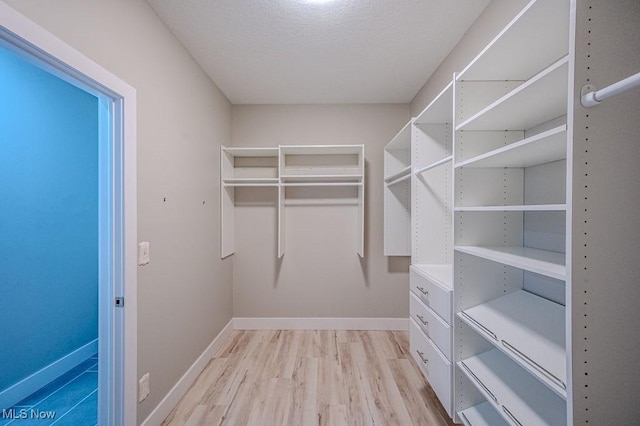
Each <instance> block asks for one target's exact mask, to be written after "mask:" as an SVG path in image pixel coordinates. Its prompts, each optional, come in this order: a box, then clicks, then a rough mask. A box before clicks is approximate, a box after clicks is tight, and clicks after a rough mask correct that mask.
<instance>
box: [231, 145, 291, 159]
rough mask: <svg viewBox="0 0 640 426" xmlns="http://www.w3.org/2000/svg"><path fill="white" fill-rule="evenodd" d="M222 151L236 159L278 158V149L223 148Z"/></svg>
mask: <svg viewBox="0 0 640 426" xmlns="http://www.w3.org/2000/svg"><path fill="white" fill-rule="evenodd" d="M222 150H223V151H224V152H225V153H227V154H230V155H233V156H234V157H277V156H278V148H254V147H237V148H234V147H223V148H222Z"/></svg>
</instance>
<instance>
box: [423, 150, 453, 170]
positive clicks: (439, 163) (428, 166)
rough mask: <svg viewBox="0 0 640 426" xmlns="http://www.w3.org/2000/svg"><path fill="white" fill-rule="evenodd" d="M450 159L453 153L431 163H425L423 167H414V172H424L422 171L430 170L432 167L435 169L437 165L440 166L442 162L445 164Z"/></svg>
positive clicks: (451, 159)
mask: <svg viewBox="0 0 640 426" xmlns="http://www.w3.org/2000/svg"><path fill="white" fill-rule="evenodd" d="M450 161H453V155H450V156H448V157H446V158H443V159H442V160H438V161H435V162H433V163H431V164H428V165H426V166H424V167H420V168H418V169H416V171H415V172H414V173H415V174H420V173H424V172H426V171H428V170H432V169H435V168H437V167H440V166H442V165H443V164H447V163H449V162H450Z"/></svg>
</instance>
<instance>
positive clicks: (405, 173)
mask: <svg viewBox="0 0 640 426" xmlns="http://www.w3.org/2000/svg"><path fill="white" fill-rule="evenodd" d="M407 177H411V166H407V167H405V168H404V169H402V170H400V171H399V172H397V173H394V174H392V175H390V176H387V177H385V178H384V181H385V183H387V184H388V185H393V184H394V183H398V182H400V181H401V180H402V179H405V178H407Z"/></svg>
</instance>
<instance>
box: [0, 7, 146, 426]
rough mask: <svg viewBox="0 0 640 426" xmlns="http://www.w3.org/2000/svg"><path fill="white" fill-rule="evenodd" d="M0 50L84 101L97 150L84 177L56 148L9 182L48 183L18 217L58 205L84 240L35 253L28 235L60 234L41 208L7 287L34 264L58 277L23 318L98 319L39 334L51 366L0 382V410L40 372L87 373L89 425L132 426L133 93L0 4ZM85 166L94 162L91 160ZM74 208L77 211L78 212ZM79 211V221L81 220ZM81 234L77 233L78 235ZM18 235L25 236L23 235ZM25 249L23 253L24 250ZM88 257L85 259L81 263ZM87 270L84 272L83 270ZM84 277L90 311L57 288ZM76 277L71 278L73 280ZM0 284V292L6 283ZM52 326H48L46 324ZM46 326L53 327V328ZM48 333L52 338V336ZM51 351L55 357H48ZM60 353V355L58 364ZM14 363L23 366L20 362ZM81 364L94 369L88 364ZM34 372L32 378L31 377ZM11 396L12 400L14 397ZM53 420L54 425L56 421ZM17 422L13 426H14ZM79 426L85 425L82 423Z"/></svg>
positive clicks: (75, 295)
mask: <svg viewBox="0 0 640 426" xmlns="http://www.w3.org/2000/svg"><path fill="white" fill-rule="evenodd" d="M0 49H3V50H4V53H7V52H8V53H9V54H12V55H14V56H15V57H16V58H18V59H19V60H21V61H23V62H25V63H26V64H27V65H29V66H31V67H33V68H34V69H37V72H40V73H46V74H49V78H57V79H59V80H60V83H61V84H62V83H63V85H67V86H68V88H70V90H71V91H76V93H80V95H81V96H80V97H83V96H84V98H85V100H89V103H91V104H92V108H93V112H92V113H91V114H93V115H92V117H93V118H92V120H93V126H94V130H95V128H97V136H96V137H95V140H94V142H95V143H94V144H93V145H92V149H93V151H91V150H89V151H87V152H85V153H84V154H86V155H85V156H84V157H82V156H81V157H82V158H80V159H78V158H76V159H75V160H79V162H76V163H74V164H78V163H79V164H81V165H82V167H80V169H83V168H84V172H83V173H84V174H83V173H79V174H78V173H76V174H74V172H72V170H71V169H69V168H67V167H66V166H64V164H65V163H64V162H65V161H68V160H71V157H73V156H74V155H76V154H78V151H76V150H75V149H70V150H67V151H65V150H61V151H62V152H55V150H54V151H50V152H47V153H44V154H43V153H42V152H40V151H39V152H38V153H31V154H34V155H35V156H36V157H37V156H38V154H41V155H40V158H41V161H42V162H41V163H38V164H37V166H38V167H32V170H35V171H33V172H32V170H22V172H23V175H22V179H21V180H20V179H19V180H17V182H20V183H25V182H24V181H30V180H32V181H33V182H31V183H34V182H35V183H37V182H38V181H39V182H40V183H45V184H46V183H53V184H54V185H53V186H52V187H48V188H47V187H46V185H45V186H44V187H41V189H42V188H44V189H43V191H42V192H41V193H40V195H39V196H35V197H33V198H32V200H31V201H30V207H31V208H24V209H22V210H21V212H22V213H21V214H22V215H24V216H25V218H26V219H28V218H29V217H27V216H28V215H31V214H35V213H34V212H36V211H37V209H38V208H39V207H42V206H43V205H45V204H49V206H50V205H51V204H52V203H53V204H54V205H57V206H58V207H57V209H58V210H59V212H60V213H61V214H60V216H61V217H64V216H73V218H74V220H71V221H69V222H71V224H69V223H67V225H65V226H66V228H65V226H62V228H64V229H62V232H60V234H65V235H70V234H74V233H76V234H83V233H89V234H91V238H85V239H78V240H73V239H71V240H66V242H63V243H61V244H59V245H58V247H59V248H61V249H60V250H56V245H55V244H53V245H51V246H48V247H47V248H46V249H45V248H44V247H40V246H39V243H40V242H41V241H39V240H38V239H37V238H36V237H38V236H42V235H48V234H49V233H50V232H49V231H52V230H54V231H59V230H60V229H57V228H58V227H56V226H53V225H52V224H50V223H47V219H46V218H47V217H48V216H47V213H49V214H51V213H52V212H51V210H50V209H49V210H48V211H46V212H45V215H44V216H42V217H45V219H44V220H43V219H42V217H40V219H38V220H35V221H34V222H33V223H32V225H33V224H39V225H37V226H41V229H39V230H38V229H36V230H35V231H34V232H33V234H34V235H35V236H34V238H35V239H34V240H33V241H35V244H32V245H31V246H36V249H37V250H34V251H33V253H34V256H33V257H32V258H30V259H27V260H26V261H25V262H24V264H23V265H22V268H18V273H17V275H18V279H16V278H15V277H14V278H13V280H12V281H13V284H14V285H17V284H19V283H23V282H24V281H25V280H24V279H23V280H21V279H20V278H21V277H22V278H23V277H24V275H20V273H21V272H20V271H25V270H28V269H36V266H38V267H39V266H44V267H43V268H42V269H43V270H44V271H45V272H44V273H42V275H43V276H44V277H45V278H49V281H50V282H51V281H54V280H53V279H52V277H55V278H60V277H62V278H61V279H60V280H59V281H57V282H56V283H57V290H59V291H58V292H55V291H53V292H51V293H49V297H48V300H45V301H39V302H38V303H39V304H40V305H38V304H37V303H35V302H34V303H32V304H29V303H26V304H25V305H24V306H23V307H22V308H21V309H23V310H24V309H27V310H28V309H31V311H29V312H28V313H29V316H30V317H33V316H34V315H36V314H37V312H38V311H41V310H48V311H49V313H52V314H53V317H52V318H54V319H55V320H58V319H60V317H64V316H72V317H74V318H86V319H87V321H89V320H90V318H91V317H92V316H93V317H95V318H96V319H97V323H95V324H93V325H92V326H91V327H88V329H91V332H90V333H89V332H87V331H86V330H84V331H82V332H80V333H79V334H81V335H82V338H79V337H78V336H74V337H67V338H60V339H59V341H58V344H57V345H56V344H51V342H45V337H46V336H44V335H43V336H41V337H40V338H41V339H42V340H40V342H41V343H42V346H46V347H47V348H49V349H50V350H49V354H48V355H49V358H47V360H46V361H45V362H44V363H45V367H49V366H50V365H52V364H53V365H55V366H56V368H54V369H50V368H49V369H47V368H42V367H41V368H40V369H38V367H35V368H32V369H31V370H25V371H28V372H25V371H22V372H19V373H13V375H14V376H15V377H13V376H12V377H11V378H10V379H6V380H5V381H8V382H11V383H10V384H8V385H7V384H6V383H5V384H4V385H6V386H4V387H5V388H6V389H4V390H7V389H9V390H10V391H11V392H9V393H6V392H2V391H3V389H2V387H0V402H2V404H0V405H2V407H0V408H3V409H5V410H6V408H5V406H6V405H7V404H8V403H9V402H10V401H12V400H14V399H15V398H16V395H21V392H22V393H24V392H27V391H29V390H30V389H32V388H33V386H34V385H33V384H32V383H31V379H32V378H33V377H32V376H33V375H34V374H35V373H41V372H42V371H41V370H43V369H44V373H45V374H44V375H43V376H42V377H43V379H42V380H44V379H46V378H50V379H51V381H55V380H61V379H62V378H63V377H64V375H65V374H72V373H74V372H75V373H77V372H78V371H77V369H84V367H87V368H86V369H84V370H83V371H82V374H84V375H85V377H89V374H88V373H95V374H94V376H93V380H95V376H96V375H97V383H96V386H97V390H96V391H95V392H93V393H89V394H88V395H85V396H84V397H83V398H82V400H83V401H84V402H85V406H88V405H90V402H92V403H93V406H94V407H95V408H97V410H96V420H95V422H96V423H97V424H100V425H124V424H135V423H136V409H137V401H136V393H137V392H136V382H137V371H136V370H137V369H136V363H137V318H136V316H137V300H136V293H137V290H136V268H137V266H136V250H135V248H136V179H135V175H136V155H135V151H136V128H135V117H136V102H135V90H134V89H133V88H132V87H131V86H129V85H127V84H126V83H124V82H123V81H122V80H120V79H119V78H117V77H116V76H114V75H113V74H111V73H109V72H108V71H106V70H105V69H104V68H102V67H100V66H99V65H97V64H95V63H94V62H92V61H91V60H89V59H88V58H86V57H85V56H83V55H82V54H81V53H79V52H77V51H76V50H74V49H73V48H71V47H70V46H68V45H66V44H64V43H63V42H61V41H60V40H59V39H57V38H55V37H54V36H53V35H51V34H50V33H48V32H47V31H45V30H44V29H42V28H41V27H39V26H38V25H36V24H34V23H33V22H31V21H30V20H29V19H27V18H26V17H24V16H22V15H21V14H19V13H17V12H16V11H15V10H13V9H11V8H10V7H9V6H7V5H5V4H4V3H2V2H0ZM2 75H3V73H2V68H0V78H2ZM35 108H36V107H34V106H31V107H30V109H28V110H31V111H32V112H33V113H34V116H39V117H40V113H39V111H35ZM74 114H75V113H74ZM64 119H65V118H64V117H63V118H60V117H58V118H57V119H56V120H64ZM32 130H33V129H31V128H29V126H27V127H26V128H25V129H22V130H21V132H26V133H30V132H31V131H32ZM5 139H6V138H5ZM63 139H64V138H63ZM85 139H86V138H85ZM5 142H6V141H5ZM0 143H3V141H2V140H0ZM84 148H86V146H85V147H84ZM59 154H61V155H59ZM3 155H5V154H3ZM56 156H58V157H59V158H60V159H61V160H60V161H58V163H57V164H58V167H60V165H61V164H63V166H62V170H60V169H58V170H57V172H55V173H51V175H50V176H47V174H46V173H44V174H43V173H39V172H42V171H43V170H46V167H45V166H47V165H51V164H46V163H47V162H50V163H51V162H52V161H51V160H52V159H54V158H56ZM91 158H93V160H90V159H91ZM91 161H93V163H92V165H91V167H89V168H87V167H85V166H87V164H84V163H83V162H91ZM18 164H20V162H17V161H16V163H15V164H14V166H17V165H18ZM76 171H77V170H76ZM85 172H86V173H85ZM65 174H71V175H72V176H68V177H67V178H68V181H67V183H69V182H75V183H81V184H84V186H86V187H87V188H88V187H92V188H94V189H96V190H95V191H94V195H93V199H92V200H90V201H89V202H86V201H87V200H88V199H91V197H92V195H90V191H84V192H83V191H80V192H76V193H75V194H76V195H77V194H80V193H82V194H83V195H82V196H81V197H79V198H78V197H76V198H74V197H75V196H74V195H73V194H66V193H64V194H61V191H60V186H65V187H67V185H61V184H60V182H58V183H57V184H56V183H55V182H54V180H55V179H53V177H56V178H60V177H61V176H64V175H65ZM47 179H49V181H47ZM16 186H19V185H16ZM20 186H21V185H20ZM80 186H82V185H80ZM43 194H44V195H43ZM14 195H15V194H14ZM19 195H24V194H19ZM48 195H52V197H51V198H52V200H49V201H50V202H48V203H44V201H43V200H44V199H46V196H48ZM23 198H24V197H23ZM18 199H20V197H18ZM79 199H82V200H83V202H79V201H78V200H79ZM56 203H57V204H56ZM14 204H15V203H14ZM27 204H29V203H27ZM0 205H2V207H0V208H2V209H5V210H8V209H11V208H12V207H16V206H15V205H13V206H12V205H7V204H6V203H1V202H0ZM79 206H82V207H81V208H79ZM23 207H24V206H23ZM80 210H82V212H81V211H80ZM14 213H15V211H14ZM18 213H19V212H18ZM81 213H86V214H85V215H83V214H81ZM19 214H20V213H19ZM49 219H51V217H49ZM83 220H84V222H83ZM43 222H44V223H43ZM60 223H62V222H55V221H54V224H58V225H60ZM47 225H49V226H47ZM89 225H91V229H92V230H91V231H90V232H89V231H86V229H88V228H86V227H85V226H89ZM34 226H35V225H33V226H32V227H34ZM83 229H84V232H82V230H83ZM18 231H19V232H23V233H24V229H23V230H18ZM19 232H18V233H19ZM54 233H55V232H54ZM17 240H19V238H17ZM26 245H27V246H28V244H26ZM92 247H93V248H95V250H94V252H93V254H92V255H89V256H86V257H83V254H85V253H91V248H92ZM62 249H64V250H62ZM38 250H40V251H38ZM65 250H66V251H65ZM52 252H53V253H52ZM58 252H64V253H58ZM62 254H63V255H62ZM50 255H51V256H50ZM55 255H59V256H58V258H57V259H55V260H53V261H51V262H50V263H49V264H48V265H42V264H39V261H40V263H45V262H44V259H45V258H48V259H49V258H52V257H53V258H55ZM92 256H93V260H87V259H90V258H91V257H92ZM27 257H28V256H27ZM83 260H84V261H83ZM65 262H66V265H67V266H68V267H66V268H63V269H64V271H62V270H61V271H58V272H56V269H55V268H57V267H59V266H61V265H63V264H65ZM88 264H90V265H91V266H90V267H89V268H85V266H86V265H88ZM0 266H1V265H0ZM83 268H85V269H87V270H88V272H87V271H85V272H86V273H85V274H84V275H83V277H82V279H80V278H78V277H73V276H71V275H73V274H80V272H79V271H81V270H83ZM29 272H31V271H29ZM14 273H15V271H14ZM80 275H82V274H80ZM89 276H93V277H94V279H93V281H94V282H95V283H96V284H97V285H96V289H95V292H93V293H92V294H93V298H94V300H95V302H96V303H95V306H94V308H93V311H92V310H91V309H87V306H86V305H84V304H83V303H82V302H83V301H84V302H86V299H82V300H81V298H80V293H81V292H82V291H86V290H87V288H83V289H82V290H77V289H76V290H77V291H76V290H71V289H67V288H65V287H64V285H65V284H68V282H71V281H87V277H89ZM76 278H78V279H77V280H76ZM5 281H6V280H5ZM0 284H2V285H4V283H0ZM38 292H39V290H37V289H30V291H29V292H27V293H26V294H27V296H26V297H27V298H29V297H34V296H36V295H37V294H34V293H38ZM54 296H55V297H54ZM58 296H59V297H58ZM76 302H77V303H76ZM74 305H82V306H81V307H82V308H83V309H84V311H83V312H82V313H81V314H73V315H71V313H70V312H71V310H72V308H73V307H74ZM76 307H77V306H76ZM51 321H52V322H53V320H51ZM3 325H4V323H3ZM47 325H51V324H47ZM125 325H126V326H125ZM54 328H56V329H58V328H60V327H54ZM3 331H5V330H3ZM30 334H31V333H30V332H29V331H26V332H25V333H24V334H23V337H24V336H28V335H30ZM50 334H53V332H51V333H50ZM92 336H93V337H94V338H93V339H92V338H91V337H92ZM20 338H21V337H20V333H18V338H17V340H15V341H14V342H13V343H11V344H17V343H18V340H20ZM74 339H75V340H74ZM67 340H70V341H72V342H71V344H70V345H69V346H70V347H73V348H75V349H72V350H71V351H70V352H68V353H67V355H64V353H65V351H64V350H62V349H61V346H63V344H66V343H69V342H68V341H67ZM36 341H37V339H36ZM78 346H79V347H78ZM65 350H66V349H65ZM96 350H97V352H96ZM56 351H57V352H56ZM52 352H56V353H55V354H52ZM23 353H24V354H25V356H23V358H28V357H30V356H31V355H32V354H31V353H25V352H24V351H23ZM61 353H62V354H63V355H62V356H59V355H60V354H61ZM86 354H89V356H88V357H87V358H85V359H84V361H83V360H82V359H81V358H82V357H84V356H85V355H86ZM96 356H97V358H98V359H99V363H96V362H95V361H96ZM16 359H18V358H16ZM19 361H20V362H23V361H24V362H25V363H27V362H26V361H27V360H26V359H22V360H19ZM31 364H32V365H31V367H33V365H37V364H38V363H31ZM40 364H42V362H41V363H40ZM88 364H92V365H91V366H89V365H88ZM96 364H97V366H96ZM16 366H17V364H16V362H12V364H11V365H5V364H4V363H0V370H2V371H1V374H0V376H3V377H5V373H7V372H8V371H9V369H12V370H15V369H17V368H16ZM34 369H35V371H32V370H34ZM74 369H76V370H74ZM5 370H7V371H5ZM92 370H93V371H92ZM85 373H86V374H85ZM47 375H48V376H47ZM49 383H50V382H49ZM45 385H46V383H45ZM45 387H46V386H45ZM14 391H17V392H15V394H14V393H13V392H14ZM12 395H13V396H12ZM92 395H93V396H92ZM15 402H18V401H13V402H12V403H11V405H14V403H15ZM81 403H82V402H81ZM8 408H10V406H9V407H8ZM53 411H55V410H53ZM65 412H66V411H65ZM2 414H3V416H4V415H5V414H8V416H11V417H13V418H9V419H7V418H6V417H7V416H4V417H5V420H2V418H0V424H5V423H7V422H9V421H12V420H15V418H24V417H23V416H27V417H26V418H28V419H34V420H35V419H37V420H42V419H43V417H34V416H45V417H44V418H46V416H51V413H50V410H38V409H36V410H34V411H31V410H27V411H26V413H24V414H23V412H22V411H15V410H14V411H10V412H6V413H5V412H3V413H2ZM55 415H58V419H57V421H58V423H57V424H65V420H64V419H65V418H67V421H71V423H70V424H81V423H78V422H77V421H72V420H73V419H75V418H73V417H71V413H70V412H69V414H65V415H64V416H62V413H60V414H58V413H57V412H56V413H55ZM74 415H75V414H74ZM53 422H56V419H55V417H54V420H53ZM16 423H17V424H19V423H18V422H16ZM49 423H51V421H49ZM82 424H88V423H86V422H84V421H83V422H82ZM92 424H95V423H92Z"/></svg>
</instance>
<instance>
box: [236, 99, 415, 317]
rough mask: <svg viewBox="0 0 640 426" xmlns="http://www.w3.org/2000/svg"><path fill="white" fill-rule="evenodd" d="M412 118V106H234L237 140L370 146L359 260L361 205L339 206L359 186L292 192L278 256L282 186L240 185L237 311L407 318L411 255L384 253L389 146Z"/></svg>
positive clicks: (240, 314)
mask: <svg viewBox="0 0 640 426" xmlns="http://www.w3.org/2000/svg"><path fill="white" fill-rule="evenodd" d="M408 119H409V106H408V105H406V104H402V105H400V104H394V105H389V104H387V105H253V106H252V105H235V106H234V107H233V144H234V146H278V145H279V144H283V145H286V144H338V145H345V144H364V145H365V154H366V155H365V157H366V158H365V159H366V172H365V173H366V210H365V226H366V228H365V254H366V256H365V258H364V259H362V260H361V259H360V258H359V257H358V255H357V253H356V245H355V226H356V223H357V222H356V208H355V207H354V206H345V205H336V204H340V203H342V204H344V203H348V202H349V201H351V200H352V199H350V198H344V197H341V196H345V197H349V195H353V192H350V191H352V190H350V189H344V188H341V189H340V188H339V189H336V188H332V189H330V190H329V189H325V190H315V189H296V190H295V191H294V192H290V193H289V195H290V197H289V198H288V206H287V207H286V253H285V255H284V258H283V259H282V260H281V261H279V260H278V259H277V247H276V212H277V211H276V209H275V206H274V204H273V203H274V201H275V199H276V192H275V190H274V189H244V188H243V189H239V190H237V192H236V209H235V212H236V217H235V220H236V222H235V232H236V240H235V248H236V254H235V255H234V256H233V257H234V264H233V265H234V268H233V281H234V316H236V317H351V318H358V317H366V318H400V317H402V318H406V317H407V316H408V314H409V299H408V296H407V295H408V294H409V293H408V288H409V278H408V263H409V262H408V258H387V257H384V256H383V254H382V253H383V251H382V249H383V232H382V223H383V193H382V183H383V163H382V158H383V156H382V153H383V147H384V145H386V144H387V143H388V142H389V140H391V138H392V137H393V136H394V135H395V134H396V133H397V132H398V130H400V129H401V128H402V126H403V125H404V124H406V122H407V120H408ZM354 192H355V191H354ZM336 195H337V196H336ZM315 197H318V198H319V199H318V200H316V198H315ZM356 201H357V199H356ZM323 203H324V204H323ZM327 203H328V204H327Z"/></svg>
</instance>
